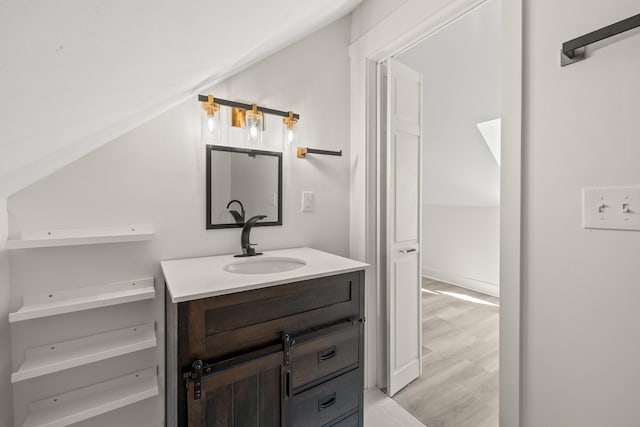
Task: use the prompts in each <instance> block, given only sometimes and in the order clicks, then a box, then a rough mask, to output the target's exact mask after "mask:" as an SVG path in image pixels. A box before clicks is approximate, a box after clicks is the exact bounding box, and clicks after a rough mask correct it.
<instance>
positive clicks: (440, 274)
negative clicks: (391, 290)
mask: <svg viewBox="0 0 640 427" xmlns="http://www.w3.org/2000/svg"><path fill="white" fill-rule="evenodd" d="M422 276H423V277H426V278H428V279H433V280H438V281H439V282H444V283H449V284H451V285H455V286H460V287H461V288H465V289H469V290H471V291H475V292H480V293H482V294H486V295H491V296H492V297H496V298H499V297H500V286H499V285H497V284H495V283H489V282H483V281H482V280H476V279H472V278H471V277H465V276H460V275H458V274H453V273H447V272H444V271H438V270H432V269H429V268H423V269H422Z"/></svg>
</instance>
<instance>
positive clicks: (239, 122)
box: [198, 95, 300, 147]
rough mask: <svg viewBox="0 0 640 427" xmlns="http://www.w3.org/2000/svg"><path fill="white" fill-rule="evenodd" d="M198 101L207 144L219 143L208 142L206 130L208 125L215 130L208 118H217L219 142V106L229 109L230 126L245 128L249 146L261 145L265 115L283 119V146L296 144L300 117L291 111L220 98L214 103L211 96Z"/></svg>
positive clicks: (204, 96)
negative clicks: (204, 112) (202, 113)
mask: <svg viewBox="0 0 640 427" xmlns="http://www.w3.org/2000/svg"><path fill="white" fill-rule="evenodd" d="M198 101H200V102H202V108H204V109H205V111H206V112H207V115H206V116H205V119H203V128H202V132H203V133H202V135H203V140H205V141H206V143H207V144H210V145H213V144H216V145H219V143H214V142H209V141H210V140H211V139H210V138H208V137H209V134H208V132H209V131H208V129H209V125H211V127H212V128H215V126H216V123H215V120H214V121H212V122H210V121H209V117H211V118H212V119H214V118H217V120H218V122H217V124H218V126H217V129H218V133H217V138H218V141H219V140H220V133H219V129H220V125H219V124H220V114H216V113H218V112H219V109H220V106H221V105H224V106H225V107H231V126H233V127H239V128H245V129H246V130H247V142H248V143H249V144H252V145H260V144H262V133H263V131H264V129H265V117H264V115H265V114H271V115H273V116H280V117H283V120H282V121H283V123H284V130H285V131H284V134H283V141H284V142H285V144H284V145H285V146H291V147H293V146H294V143H296V142H297V139H298V138H299V136H298V132H299V130H298V125H297V123H298V120H300V115H299V114H295V113H293V112H292V111H281V110H274V109H272V108H266V107H261V106H259V105H256V104H245V103H243V102H237V101H230V100H228V99H221V98H215V102H214V98H213V96H212V95H198ZM205 105H207V106H208V105H212V107H207V106H205ZM207 108H209V109H207ZM210 110H212V114H211V115H210V114H209V111H210ZM205 131H206V132H205ZM209 133H210V132H209ZM205 135H206V136H207V138H205Z"/></svg>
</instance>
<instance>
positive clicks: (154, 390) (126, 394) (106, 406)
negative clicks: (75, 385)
mask: <svg viewBox="0 0 640 427" xmlns="http://www.w3.org/2000/svg"><path fill="white" fill-rule="evenodd" d="M156 371H157V368H155V367H153V368H148V369H145V370H143V371H139V372H136V373H133V374H129V375H126V376H124V377H120V378H116V379H113V380H109V381H105V382H103V383H99V384H95V385H92V386H89V387H85V388H82V389H78V390H74V391H71V392H68V393H64V394H60V395H57V396H52V397H49V398H47V399H43V400H39V401H37V402H33V403H31V404H29V411H28V415H27V419H26V420H25V422H24V424H23V427H61V426H68V425H70V424H74V423H78V422H80V421H84V420H88V419H90V418H93V417H96V416H98V415H101V414H104V413H106V412H109V411H113V410H115V409H118V408H122V407H124V406H127V405H131V404H133V403H136V402H139V401H141V400H144V399H148V398H150V397H153V396H156V395H157V394H158V379H157V373H156Z"/></svg>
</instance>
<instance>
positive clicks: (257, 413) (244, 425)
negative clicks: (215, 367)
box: [187, 351, 284, 427]
mask: <svg viewBox="0 0 640 427" xmlns="http://www.w3.org/2000/svg"><path fill="white" fill-rule="evenodd" d="M283 357H284V356H283V353H282V351H280V352H277V353H271V354H268V355H266V356H262V357H259V358H256V359H253V360H251V361H248V362H245V363H242V364H239V365H237V366H233V367H230V368H227V369H225V370H223V371H221V372H217V373H215V374H212V375H208V376H204V377H203V378H202V397H201V398H200V399H197V400H196V399H194V383H193V382H192V383H189V389H188V395H187V408H188V409H187V416H188V422H189V424H188V425H189V427H205V426H206V427H276V426H280V420H281V396H282V381H281V375H282V374H281V373H282V367H283Z"/></svg>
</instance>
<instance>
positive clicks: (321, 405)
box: [318, 393, 336, 411]
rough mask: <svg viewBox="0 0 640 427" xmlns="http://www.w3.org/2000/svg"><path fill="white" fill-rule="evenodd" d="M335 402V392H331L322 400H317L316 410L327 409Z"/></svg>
mask: <svg viewBox="0 0 640 427" xmlns="http://www.w3.org/2000/svg"><path fill="white" fill-rule="evenodd" d="M335 404H336V394H335V393H333V394H331V395H329V396H327V397H325V398H324V399H322V400H318V411H322V410H323V409H327V408H328V407H330V406H333V405H335Z"/></svg>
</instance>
